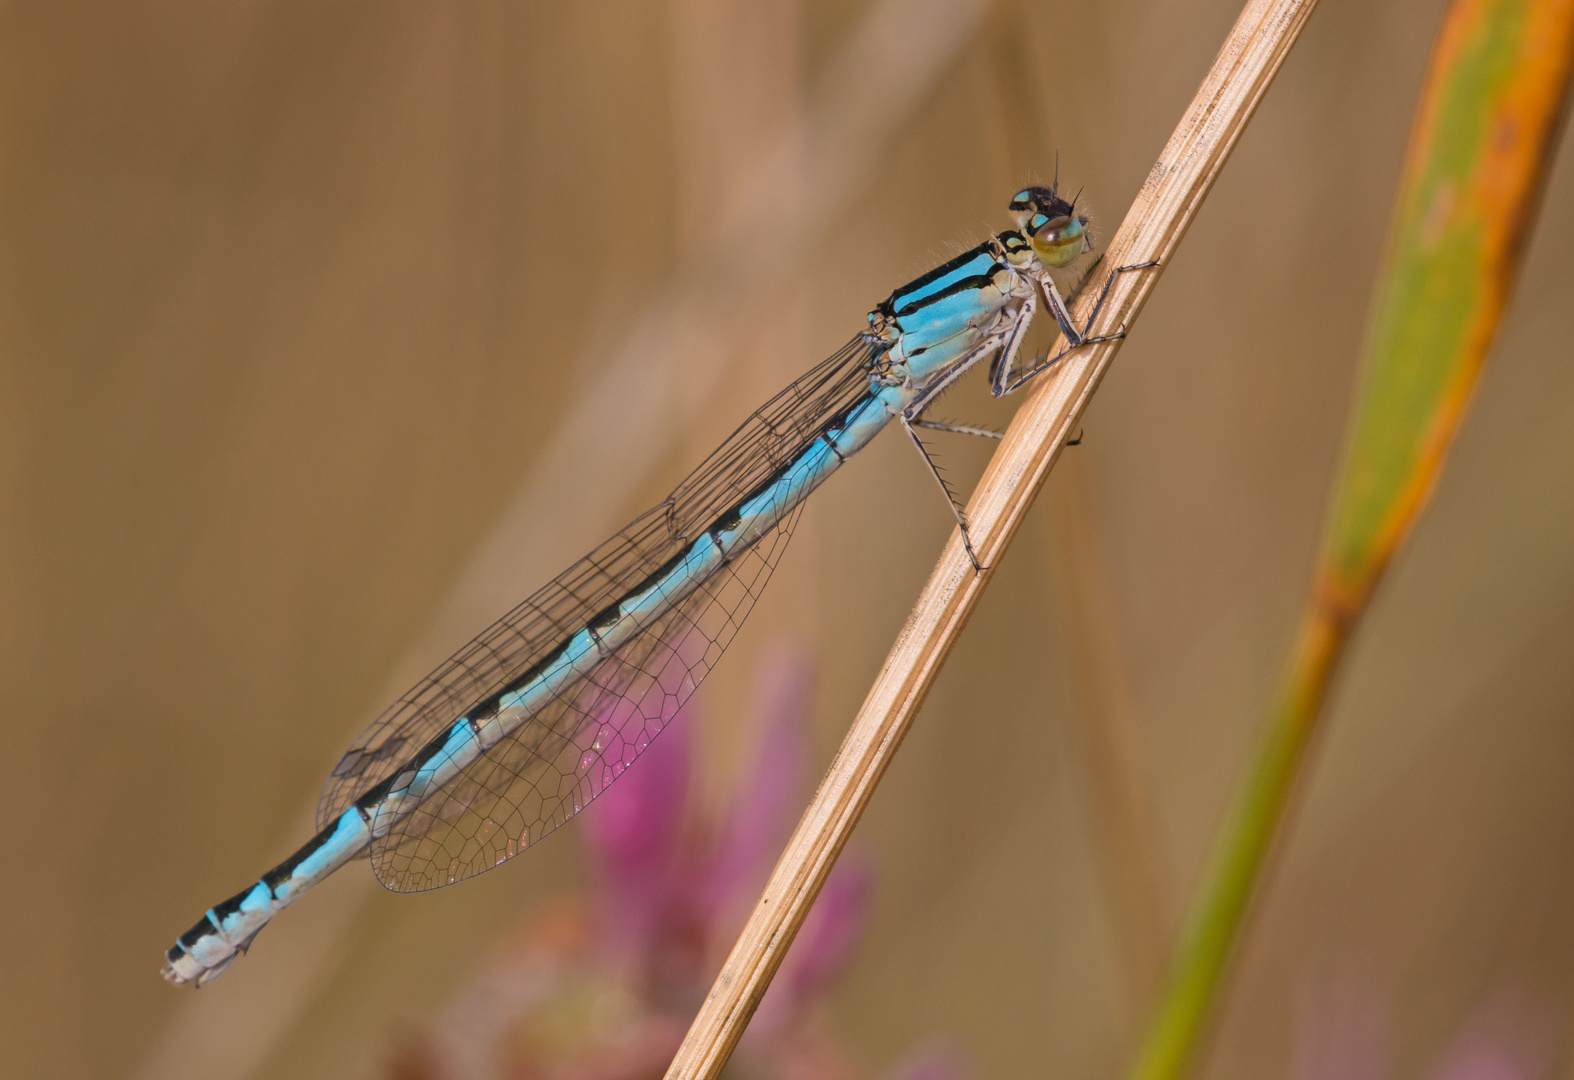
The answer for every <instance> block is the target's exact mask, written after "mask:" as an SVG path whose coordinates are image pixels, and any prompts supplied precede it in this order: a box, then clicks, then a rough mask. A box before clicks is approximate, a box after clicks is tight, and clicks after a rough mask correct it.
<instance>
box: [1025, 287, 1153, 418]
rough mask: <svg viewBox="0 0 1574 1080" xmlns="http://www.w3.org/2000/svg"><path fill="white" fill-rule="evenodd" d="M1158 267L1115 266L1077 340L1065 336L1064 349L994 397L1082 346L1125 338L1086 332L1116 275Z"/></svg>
mask: <svg viewBox="0 0 1574 1080" xmlns="http://www.w3.org/2000/svg"><path fill="white" fill-rule="evenodd" d="M1158 265H1159V260H1157V259H1150V260H1148V261H1147V262H1140V263H1131V264H1130V265H1129V266H1117V267H1116V268H1115V269H1113V270H1111V271H1110V272H1109V277H1107V278H1105V279H1104V288H1103V289H1101V290H1100V291H1099V298H1098V301H1097V302H1096V303H1095V304H1094V305H1093V313H1092V314H1091V315H1089V316H1088V321H1087V322H1086V323H1085V324H1084V325H1083V328H1082V330H1081V331H1079V332H1078V333H1077V335H1076V336H1077V340H1074V341H1073V340H1072V339H1071V335H1069V334H1068V335H1066V338H1067V341H1068V344H1067V345H1066V347H1065V348H1063V349H1061V350H1060V351H1059V352H1058V353H1056V354H1055V355H1054V356H1048V354H1047V353H1046V354H1045V356H1044V357H1040V358H1039V361H1038V362H1037V363H1036V364H1034V365H1033V366H1032V367H1031V368H1029V369H1028V370H1027V371H1025V372H1023V373H1022V374H1021V375H1020V376H1018V377H1017V378H1016V379H1015V380H1013V381H1012V382H1011V383H1010V384H1009V385H1007V386H1005V387H1004V388H1003V389H1001V390H1000V391H999V392H998V393H997V394H996V395H995V396H996V397H999V396H1001V395H1004V394H1009V393H1012V392H1013V391H1015V390H1017V389H1018V388H1020V387H1021V386H1022V384H1023V383H1025V382H1027V381H1028V380H1029V379H1031V378H1033V376H1035V375H1037V374H1038V373H1039V372H1041V371H1043V370H1044V369H1045V368H1047V367H1050V366H1051V365H1053V364H1054V363H1055V362H1056V361H1058V360H1059V359H1060V358H1061V357H1062V356H1065V355H1066V354H1067V353H1069V352H1075V351H1076V350H1077V349H1080V348H1082V346H1084V345H1097V344H1098V343H1099V342H1101V341H1116V340H1119V339H1120V338H1123V337H1125V336H1126V331H1125V329H1124V327H1123V328H1122V329H1120V330H1117V331H1116V332H1115V333H1113V334H1099V335H1097V336H1096V337H1088V336H1087V331H1089V330H1091V329H1093V323H1094V320H1096V319H1097V318H1098V317H1099V311H1100V310H1102V309H1103V307H1104V301H1105V300H1106V299H1107V298H1108V297H1109V287H1110V286H1111V285H1112V284H1114V281H1115V275H1116V274H1124V273H1126V272H1128V271H1131V270H1146V269H1147V268H1148V267H1150V266H1158ZM1078 291H1081V286H1080V285H1079V286H1078ZM1073 295H1075V293H1073Z"/></svg>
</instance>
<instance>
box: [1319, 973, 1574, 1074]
mask: <svg viewBox="0 0 1574 1080" xmlns="http://www.w3.org/2000/svg"><path fill="white" fill-rule="evenodd" d="M1553 1030H1554V1029H1553V1026H1552V1025H1550V1024H1548V1023H1545V1022H1544V1020H1543V1018H1542V1017H1540V1016H1539V1014H1538V1010H1536V1009H1535V1008H1534V1007H1533V1006H1531V1005H1530V1004H1529V1003H1527V1002H1524V1001H1520V1000H1516V999H1514V998H1510V997H1502V998H1499V999H1495V1000H1494V1001H1492V1002H1491V1003H1489V1004H1487V1005H1484V1006H1481V1007H1478V1008H1477V1009H1476V1010H1475V1011H1474V1012H1473V1013H1472V1014H1471V1016H1470V1018H1469V1019H1468V1020H1467V1021H1466V1022H1465V1024H1464V1026H1463V1027H1462V1028H1461V1029H1460V1031H1459V1033H1458V1034H1457V1035H1456V1036H1455V1037H1454V1039H1453V1041H1452V1042H1451V1043H1450V1044H1449V1046H1448V1047H1447V1049H1445V1050H1444V1052H1443V1054H1442V1057H1441V1058H1440V1060H1439V1061H1438V1062H1437V1064H1436V1065H1435V1066H1434V1067H1432V1068H1430V1069H1428V1070H1426V1071H1425V1072H1424V1073H1422V1075H1423V1076H1424V1077H1425V1078H1426V1080H1543V1078H1544V1077H1546V1076H1548V1075H1549V1074H1550V1071H1551V1067H1552V1063H1553V1061H1554V1058H1555V1050H1556V1039H1555V1038H1554V1036H1553V1035H1552V1031H1553ZM1388 1032H1389V1023H1388V1018H1387V1009H1386V1003H1385V1001H1384V998H1383V995H1381V994H1380V993H1379V992H1377V990H1376V989H1375V988H1374V986H1373V985H1372V984H1370V983H1368V982H1364V981H1362V980H1359V979H1354V978H1341V979H1339V980H1338V981H1337V983H1336V984H1335V986H1333V987H1328V986H1325V987H1323V988H1321V990H1320V991H1319V992H1317V993H1315V994H1307V995H1303V1000H1302V1003H1301V1007H1300V1008H1299V1009H1298V1011H1297V1023H1296V1038H1295V1054H1294V1062H1293V1065H1292V1067H1291V1070H1290V1077H1291V1080H1389V1077H1392V1076H1393V1075H1394V1070H1393V1067H1392V1065H1391V1063H1390V1059H1389V1034H1388Z"/></svg>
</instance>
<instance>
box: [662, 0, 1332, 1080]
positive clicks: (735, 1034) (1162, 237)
mask: <svg viewBox="0 0 1574 1080" xmlns="http://www.w3.org/2000/svg"><path fill="white" fill-rule="evenodd" d="M1313 6H1314V0H1251V2H1250V3H1248V4H1247V5H1246V8H1245V10H1244V11H1243V12H1242V13H1241V15H1240V18H1239V19H1238V20H1237V21H1236V24H1235V26H1234V28H1233V29H1232V30H1231V32H1230V35H1229V37H1228V38H1227V39H1226V41H1225V43H1224V47H1223V48H1222V49H1221V50H1220V52H1219V55H1218V58H1217V59H1216V60H1215V61H1214V64H1213V67H1212V69H1211V70H1210V71H1209V72H1208V75H1207V77H1206V78H1205V79H1204V80H1203V83H1202V87H1201V88H1200V89H1199V90H1198V92H1197V95H1196V97H1195V98H1194V99H1193V101H1192V103H1191V105H1190V107H1189V108H1188V109H1187V110H1186V113H1185V116H1184V117H1183V119H1182V120H1181V123H1180V125H1179V127H1178V128H1177V129H1176V131H1175V133H1174V134H1173V135H1172V136H1171V137H1170V140H1169V142H1168V144H1167V145H1166V146H1165V147H1164V151H1163V153H1162V154H1161V155H1160V156H1159V160H1158V162H1157V163H1156V164H1155V165H1154V166H1153V169H1152V171H1151V172H1150V173H1149V175H1148V179H1147V181H1146V182H1145V183H1144V185H1143V187H1142V190H1141V191H1140V192H1139V193H1138V195H1137V199H1136V201H1135V203H1134V204H1133V206H1132V208H1131V210H1130V211H1129V212H1128V213H1127V215H1126V220H1125V221H1124V222H1123V223H1122V225H1121V227H1120V230H1119V231H1118V232H1117V233H1116V235H1115V238H1114V240H1113V241H1112V242H1111V244H1110V247H1109V250H1108V252H1107V254H1106V260H1107V265H1109V266H1119V265H1122V264H1128V263H1134V262H1142V261H1146V260H1149V259H1157V260H1159V261H1160V262H1161V264H1162V263H1165V262H1167V261H1168V259H1169V257H1170V256H1171V254H1172V253H1173V252H1174V250H1175V247H1176V245H1177V244H1179V243H1180V240H1181V237H1182V236H1184V235H1185V232H1186V228H1187V226H1188V225H1189V224H1190V223H1191V219H1192V216H1193V215H1194V214H1195V213H1196V211H1197V208H1198V207H1199V206H1200V205H1201V204H1202V201H1203V199H1204V198H1205V197H1206V196H1207V193H1208V191H1209V189H1210V188H1211V187H1212V185H1213V180H1214V177H1215V176H1217V174H1218V171H1219V169H1220V168H1222V167H1223V165H1224V162H1225V160H1226V159H1227V158H1228V157H1229V153H1230V150H1231V148H1232V147H1233V146H1234V145H1235V140H1236V139H1237V138H1238V137H1239V136H1240V133H1241V131H1242V130H1243V129H1244V128H1245V125H1246V123H1247V121H1248V120H1249V119H1250V117H1251V114H1252V112H1253V110H1254V108H1255V107H1256V105H1257V102H1258V101H1259V100H1260V99H1261V97H1262V95H1263V93H1264V91H1266V90H1267V88H1268V85H1269V84H1270V83H1271V82H1272V81H1273V76H1274V74H1275V73H1276V72H1277V71H1278V68H1279V65H1280V63H1281V62H1282V61H1283V60H1284V57H1285V55H1286V54H1287V53H1288V51H1289V49H1290V46H1291V45H1292V44H1293V43H1294V41H1295V39H1296V36H1297V35H1298V33H1299V31H1300V29H1301V27H1302V26H1303V25H1304V24H1305V21H1306V18H1307V17H1308V16H1309V15H1310V14H1311V11H1312V8H1313ZM1161 268H1162V267H1161ZM1161 268H1160V269H1161ZM1160 269H1150V270H1146V271H1140V272H1134V273H1128V274H1122V275H1120V276H1118V277H1117V278H1116V279H1115V281H1114V284H1113V286H1112V287H1111V289H1110V291H1109V298H1108V300H1107V301H1106V306H1105V311H1104V315H1103V318H1102V319H1101V325H1100V327H1098V328H1096V329H1097V331H1099V332H1105V333H1107V332H1110V331H1111V330H1114V329H1115V328H1117V327H1119V326H1121V325H1125V326H1128V327H1129V326H1130V325H1131V323H1132V321H1133V320H1134V319H1135V318H1136V315H1137V312H1138V311H1140V310H1141V307H1142V304H1143V302H1144V301H1145V300H1146V299H1147V296H1148V293H1149V292H1150V291H1151V290H1152V288H1153V285H1154V283H1155V282H1156V281H1157V280H1158V276H1159V273H1160ZM1092 301H1093V298H1092V295H1091V291H1090V295H1088V296H1087V297H1084V299H1083V302H1082V303H1081V304H1080V305H1079V307H1078V312H1079V315H1080V316H1081V317H1083V318H1085V317H1087V315H1088V314H1090V312H1091V305H1092ZM1118 345H1119V342H1118V341H1110V342H1105V343H1102V344H1098V345H1094V346H1090V347H1088V348H1085V349H1082V350H1080V351H1078V352H1077V353H1075V354H1073V355H1071V356H1069V357H1067V358H1066V359H1065V360H1064V361H1062V362H1061V364H1060V365H1059V367H1058V369H1057V370H1056V371H1055V372H1054V373H1053V377H1046V378H1045V379H1044V380H1043V382H1042V383H1041V385H1039V386H1038V387H1037V388H1036V389H1035V390H1034V391H1033V392H1032V394H1031V395H1030V396H1029V398H1028V400H1027V401H1026V402H1025V403H1024V404H1023V406H1022V408H1021V409H1020V410H1018V412H1017V415H1016V417H1015V419H1013V421H1012V423H1011V427H1010V429H1009V430H1008V431H1007V432H1006V437H1005V439H1004V440H1003V441H1002V443H1001V446H1000V449H999V450H998V451H997V452H996V454H995V456H994V458H993V459H992V460H991V462H990V464H989V468H988V469H987V470H986V472H985V473H984V477H983V479H982V480H981V481H980V482H979V485H978V490H977V491H976V492H975V493H974V495H973V498H972V500H971V502H970V503H969V505H968V516H969V518H970V520H971V522H972V533H973V538H974V542H975V544H976V546H977V550H978V553H979V556H980V559H981V561H982V563H983V564H984V566H986V567H993V566H996V565H998V564H999V562H1000V560H1001V559H1002V558H1003V557H1004V555H1005V550H1006V548H1007V546H1008V545H1009V544H1010V542H1011V538H1012V536H1013V535H1014V534H1015V532H1016V530H1017V527H1018V525H1019V524H1020V523H1021V521H1022V517H1023V515H1024V514H1025V513H1026V512H1027V509H1028V507H1029V506H1030V505H1031V504H1032V501H1033V497H1034V495H1036V494H1037V492H1038V489H1039V487H1040V486H1041V485H1042V483H1043V481H1044V477H1045V476H1046V475H1047V474H1048V472H1049V470H1050V468H1051V467H1052V466H1053V465H1054V462H1055V459H1056V457H1057V456H1058V455H1059V453H1060V449H1061V447H1062V446H1063V445H1064V444H1065V442H1066V439H1067V438H1068V437H1069V436H1070V435H1071V434H1072V432H1073V431H1074V430H1075V425H1076V423H1077V418H1078V417H1079V416H1080V415H1081V413H1082V410H1083V409H1084V407H1085V406H1086V404H1087V401H1088V399H1089V397H1090V396H1091V395H1092V393H1093V391H1094V390H1095V389H1096V388H1097V386H1098V383H1099V379H1100V378H1101V377H1102V375H1103V373H1104V371H1105V370H1106V369H1107V367H1108V365H1109V363H1110V361H1111V359H1112V358H1113V357H1114V354H1115V351H1116V348H1117V347H1118ZM990 576H991V575H990V573H989V572H988V571H987V570H986V571H984V572H983V573H975V572H974V570H973V568H972V566H971V564H970V563H969V561H968V558H967V556H966V554H965V553H964V551H963V549H962V545H961V541H960V537H959V536H958V535H956V534H953V535H952V538H951V541H950V542H949V543H948V544H947V545H946V548H945V550H944V552H943V553H942V555H941V557H940V562H939V564H938V565H937V566H936V567H935V570H934V572H933V573H932V574H931V576H930V578H929V581H928V583H927V584H926V585H925V586H924V589H923V592H922V593H921V594H920V596H919V599H918V602H917V605H916V606H915V607H914V609H913V612H912V614H911V615H910V616H909V618H908V620H907V624H906V625H905V626H904V627H903V629H902V632H901V634H900V635H899V636H898V637H897V640H896V643H895V645H893V646H892V648H891V652H890V655H889V656H888V657H887V658H886V662H885V666H884V667H883V668H882V669H881V672H880V674H879V676H878V678H877V679H876V680H875V684H874V686H873V687H872V688H871V689H870V691H869V695H868V697H867V698H866V699H865V700H864V704H863V707H862V708H861V709H860V710H859V713H858V716H857V718H856V719H855V720H854V722H853V725H852V728H851V729H850V730H849V732H848V734H847V737H846V739H845V740H844V742H843V743H842V746H841V749H840V750H839V751H838V752H837V755H836V758H835V760H834V761H833V762H832V764H831V768H830V770H829V772H828V773H827V775H826V777H825V779H824V781H823V782H822V783H821V785H820V788H819V791H818V792H816V794H815V797H814V800H813V802H812V803H811V804H810V806H809V809H808V810H807V811H806V812H805V814H804V816H803V819H802V820H801V821H800V822H799V825H798V828H797V830H796V831H795V832H794V834H793V836H792V839H791V840H790V841H789V842H788V844H787V848H786V850H785V851H784V852H783V854H782V857H781V860H780V861H779V862H778V863H777V866H776V869H775V870H774V871H773V873H772V875H771V880H770V882H769V883H768V884H767V885H766V888H765V891H764V893H762V894H761V896H760V899H759V902H758V904H757V905H756V906H755V909H754V911H753V913H752V915H751V916H750V919H749V922H748V924H747V925H746V926H745V927H744V929H743V932H742V934H741V935H740V936H739V938H738V941H737V944H736V945H734V946H733V949H732V952H731V954H730V955H729V956H728V957H727V960H726V963H725V964H724V965H723V967H722V970H721V973H720V974H719V975H718V976H717V978H716V982H715V985H714V986H713V987H712V989H711V992H710V994H709V996H708V997H707V998H706V1000H705V1003H704V1005H703V1006H702V1007H701V1009H700V1012H699V1015H698V1016H697V1017H695V1020H694V1023H693V1025H692V1026H691V1027H690V1029H689V1033H688V1036H687V1037H686V1038H685V1039H684V1041H683V1045H682V1046H681V1047H680V1048H679V1050H678V1054H677V1056H676V1057H675V1058H674V1059H673V1062H672V1065H671V1067H670V1068H669V1069H668V1071H667V1077H668V1078H669V1080H680V1078H682V1080H699V1078H706V1080H709V1078H713V1077H715V1076H717V1075H718V1074H719V1073H720V1072H721V1070H722V1067H723V1066H724V1065H725V1064H726V1061H727V1059H728V1057H729V1056H730V1055H731V1053H732V1049H733V1047H734V1046H735V1045H736V1044H737V1041H738V1039H739V1037H740V1036H741V1035H742V1034H743V1030H744V1028H745V1026H746V1025H747V1024H748V1021H749V1018H750V1016H752V1015H753V1013H754V1009H755V1007H756V1006H757V1004H758V1003H759V1000H760V998H761V997H762V996H763V995H764V993H765V990H766V987H767V986H769V984H770V980H771V977H772V975H774V974H775V971H776V968H777V966H778V965H779V964H780V962H781V959H782V956H783V955H784V953H785V952H786V949H787V947H788V946H789V945H790V944H791V943H792V939H793V936H794V935H795V934H796V933H797V930H798V927H799V925H800V924H801V923H802V921H803V917H804V915H805V914H806V913H807V912H808V910H809V907H810V906H811V905H812V903H813V902H814V898H815V896H816V895H817V894H818V892H819V889H820V886H821V884H822V883H823V882H824V880H825V877H826V875H827V874H828V873H829V872H830V869H831V866H832V865H833V864H834V863H835V861H836V857H837V855H838V854H839V853H840V851H841V849H842V846H843V845H844V844H845V843H846V841H847V838H848V836H849V835H850V834H851V832H852V829H853V826H854V825H855V824H856V823H857V821H858V818H859V817H860V815H861V814H862V812H863V808H864V806H865V804H866V803H867V802H868V800H869V796H870V795H871V794H872V792H873V791H874V787H875V785H876V784H877V783H878V782H879V780H880V777H881V775H882V774H883V773H884V772H885V768H886V766H887V765H888V764H889V763H890V761H891V757H892V755H893V754H894V753H895V751H896V748H897V746H898V745H900V743H901V740H902V736H903V735H904V734H905V732H906V730H907V726H908V724H909V723H910V722H911V720H912V718H913V716H914V714H915V713H916V712H917V710H918V707H919V705H920V704H921V703H922V702H923V699H924V696H925V695H926V693H927V692H928V689H929V687H930V685H931V683H932V682H933V680H934V676H935V673H936V672H937V671H938V670H939V667H940V665H941V663H942V662H944V660H945V657H946V654H947V653H948V652H949V651H950V649H951V646H952V644H953V643H954V642H955V641H956V638H957V635H958V634H959V633H960V632H961V629H962V627H963V626H964V625H965V624H966V622H967V619H968V616H969V615H970V614H971V613H972V610H973V607H974V605H975V604H976V603H977V602H978V598H979V597H980V596H981V595H982V593H983V591H984V587H985V585H987V584H988V582H989V578H990Z"/></svg>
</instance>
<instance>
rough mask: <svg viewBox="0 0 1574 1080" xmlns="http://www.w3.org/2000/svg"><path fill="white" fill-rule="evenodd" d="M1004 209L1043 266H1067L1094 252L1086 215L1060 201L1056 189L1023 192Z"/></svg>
mask: <svg viewBox="0 0 1574 1080" xmlns="http://www.w3.org/2000/svg"><path fill="white" fill-rule="evenodd" d="M1007 209H1008V210H1009V211H1010V212H1011V215H1012V217H1014V218H1016V221H1017V227H1018V228H1019V229H1021V230H1022V233H1023V235H1024V236H1026V237H1027V238H1028V240H1029V241H1030V242H1031V243H1032V245H1033V254H1035V255H1037V256H1038V259H1039V261H1040V262H1042V263H1043V264H1044V265H1045V266H1056V267H1059V266H1067V265H1069V264H1071V263H1073V262H1075V261H1076V260H1077V258H1078V257H1079V256H1081V255H1082V253H1083V252H1086V251H1092V250H1093V233H1092V232H1091V231H1090V230H1089V229H1088V215H1087V212H1086V211H1080V210H1078V209H1077V206H1076V200H1075V199H1073V200H1072V201H1071V202H1067V201H1066V200H1065V199H1062V198H1061V197H1060V194H1059V192H1058V191H1057V190H1056V189H1055V188H1052V187H1029V188H1023V189H1022V190H1021V191H1019V192H1017V193H1016V194H1015V195H1013V196H1012V197H1011V204H1010V205H1009V206H1008V207H1007Z"/></svg>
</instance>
